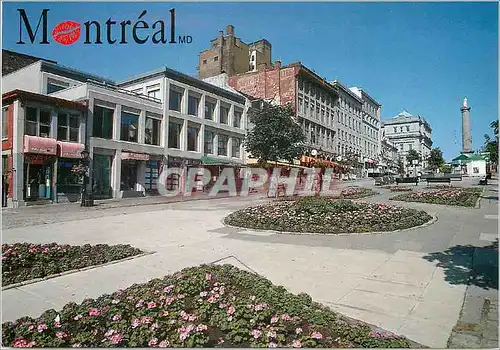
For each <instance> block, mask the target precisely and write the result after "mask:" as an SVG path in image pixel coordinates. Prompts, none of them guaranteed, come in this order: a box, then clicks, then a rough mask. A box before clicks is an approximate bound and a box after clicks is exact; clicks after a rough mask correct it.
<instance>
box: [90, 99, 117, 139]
mask: <svg viewBox="0 0 500 350" xmlns="http://www.w3.org/2000/svg"><path fill="white" fill-rule="evenodd" d="M113 113H114V111H113V110H112V109H110V108H105V107H100V106H95V107H94V125H93V127H92V136H94V137H102V138H104V139H111V138H112V137H113Z"/></svg>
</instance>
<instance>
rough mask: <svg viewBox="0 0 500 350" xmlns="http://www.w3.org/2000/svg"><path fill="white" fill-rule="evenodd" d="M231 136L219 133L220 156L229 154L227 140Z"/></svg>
mask: <svg viewBox="0 0 500 350" xmlns="http://www.w3.org/2000/svg"><path fill="white" fill-rule="evenodd" d="M228 140H229V138H228V137H227V136H226V135H219V144H218V147H217V149H218V155H219V156H227V142H228Z"/></svg>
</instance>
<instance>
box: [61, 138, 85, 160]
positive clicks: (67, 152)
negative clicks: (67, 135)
mask: <svg viewBox="0 0 500 350" xmlns="http://www.w3.org/2000/svg"><path fill="white" fill-rule="evenodd" d="M84 149H85V145H84V144H82V143H71V142H62V141H57V153H58V155H59V157H61V158H82V151H83V150H84Z"/></svg>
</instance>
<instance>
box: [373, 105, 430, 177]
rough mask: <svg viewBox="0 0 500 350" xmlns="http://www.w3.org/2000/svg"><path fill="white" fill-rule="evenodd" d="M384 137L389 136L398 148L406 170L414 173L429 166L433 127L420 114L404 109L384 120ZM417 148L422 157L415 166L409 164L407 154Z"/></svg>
mask: <svg viewBox="0 0 500 350" xmlns="http://www.w3.org/2000/svg"><path fill="white" fill-rule="evenodd" d="M383 128H384V137H386V138H388V139H389V140H390V141H391V142H393V143H394V145H395V146H396V147H397V149H398V153H399V156H400V157H401V158H402V159H403V160H404V164H405V171H406V172H407V173H411V174H412V175H413V174H414V173H415V170H416V171H417V172H419V171H422V170H424V169H425V168H427V158H428V156H429V154H430V152H431V148H432V144H433V143H432V128H431V126H430V124H429V123H428V122H427V121H426V120H425V119H424V118H423V117H421V116H420V115H412V114H410V113H409V112H408V111H406V110H404V111H402V112H401V113H399V114H398V115H396V116H395V117H393V118H390V119H387V120H384V121H383ZM412 149H414V150H416V151H417V152H418V153H419V154H420V156H421V159H420V161H419V164H418V165H417V166H416V167H415V166H414V165H413V164H408V162H407V161H406V155H407V154H408V151H410V150H412Z"/></svg>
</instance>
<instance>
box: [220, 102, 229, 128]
mask: <svg viewBox="0 0 500 350" xmlns="http://www.w3.org/2000/svg"><path fill="white" fill-rule="evenodd" d="M219 113H220V123H221V124H229V108H228V107H226V106H222V105H221V106H220V109H219Z"/></svg>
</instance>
